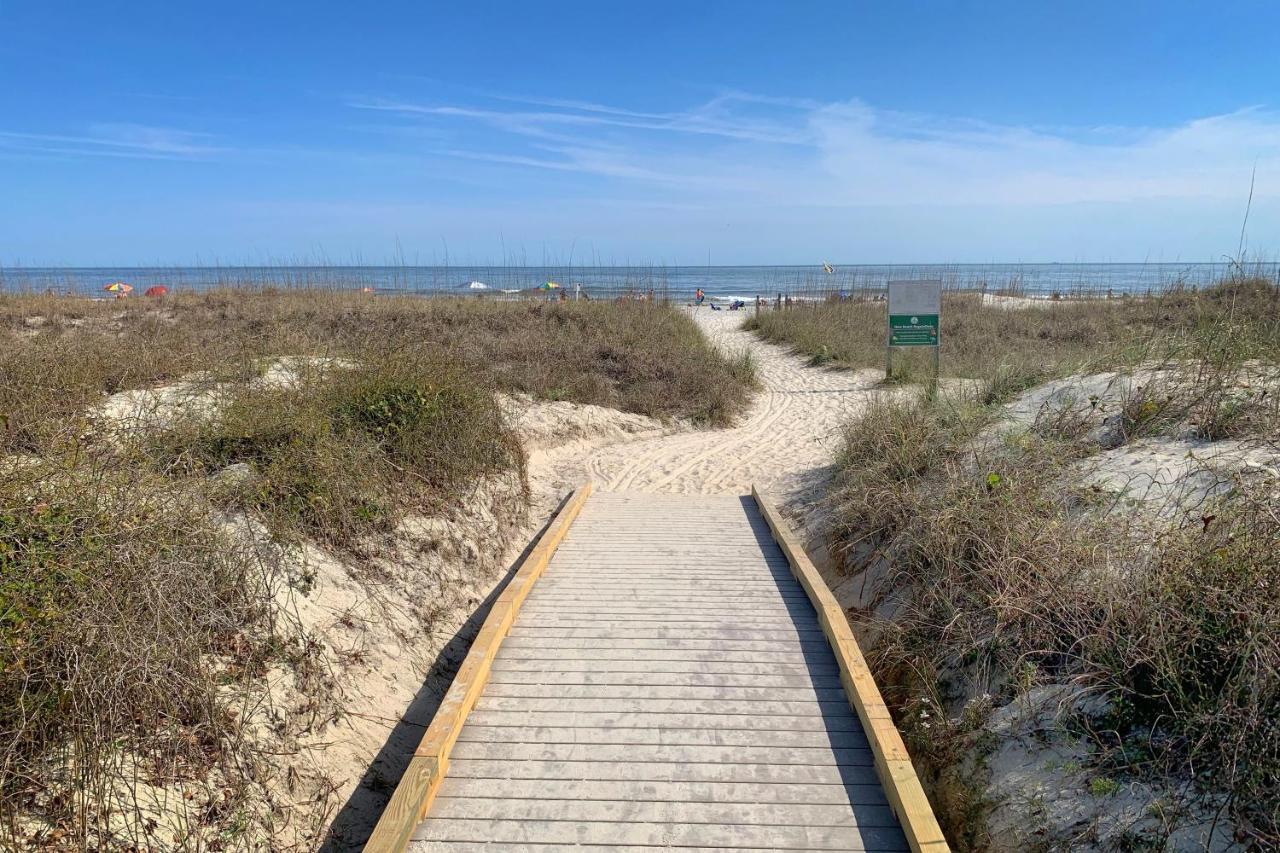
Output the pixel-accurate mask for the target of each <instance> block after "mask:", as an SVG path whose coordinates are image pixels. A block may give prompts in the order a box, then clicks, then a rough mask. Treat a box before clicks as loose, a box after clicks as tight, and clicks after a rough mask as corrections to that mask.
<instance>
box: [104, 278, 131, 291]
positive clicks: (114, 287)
mask: <svg viewBox="0 0 1280 853" xmlns="http://www.w3.org/2000/svg"><path fill="white" fill-rule="evenodd" d="M102 289H103V290H105V291H107V292H108V293H132V292H133V285H132V284H125V283H124V282H123V281H113V282H111V283H110V284H108V285H107V286H106V287H104V288H102Z"/></svg>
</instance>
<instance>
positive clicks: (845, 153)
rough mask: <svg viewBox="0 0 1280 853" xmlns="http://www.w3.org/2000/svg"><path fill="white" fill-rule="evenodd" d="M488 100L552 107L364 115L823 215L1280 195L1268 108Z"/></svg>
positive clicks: (690, 190)
mask: <svg viewBox="0 0 1280 853" xmlns="http://www.w3.org/2000/svg"><path fill="white" fill-rule="evenodd" d="M490 100H503V101H514V102H518V103H522V104H526V105H536V106H541V107H549V108H551V109H544V110H536V111H530V110H506V109H494V108H488V107H477V106H471V105H467V106H458V105H420V104H413V103H409V102H405V101H386V100H383V101H366V102H361V103H358V104H353V105H354V106H359V107H361V108H364V109H376V110H382V111H387V112H391V113H394V114H397V115H400V116H402V117H405V118H407V119H416V120H423V121H428V122H431V121H450V122H457V123H460V124H461V126H462V127H463V130H464V131H465V126H466V125H467V124H468V123H478V124H479V125H482V126H484V127H487V128H489V129H490V130H495V131H498V133H497V135H496V137H489V138H487V139H486V140H485V142H486V145H487V146H491V145H500V146H502V148H503V150H501V151H500V152H499V153H494V152H492V151H488V152H487V153H483V154H481V153H475V154H466V155H464V154H463V149H464V146H456V145H455V146H454V147H453V149H452V153H454V154H456V155H458V156H469V157H473V158H479V159H487V160H491V161H494V162H502V163H504V164H506V165H509V166H510V165H520V164H521V162H522V160H523V161H524V163H523V164H524V165H527V166H530V167H534V168H544V169H545V168H551V169H561V170H568V171H581V172H585V173H590V174H595V175H599V176H603V177H610V178H616V179H620V180H625V181H631V182H636V183H639V184H643V183H646V182H648V183H653V184H656V185H661V187H662V189H663V190H664V191H670V190H671V189H672V188H673V186H681V187H683V188H684V189H683V192H684V193H685V195H686V196H690V197H691V196H695V195H699V196H700V195H704V194H707V193H712V194H715V195H716V196H720V197H733V198H750V199H752V200H754V201H768V202H770V203H773V204H782V205H789V204H794V205H801V204H803V205H814V204H817V205H824V206H833V205H835V206H839V205H903V204H907V205H944V206H946V205H958V204H999V205H1010V204H1018V205H1021V204H1074V203H1081V202H1133V201H1143V200H1146V201H1150V200H1158V199H1219V200H1223V199H1240V198H1243V197H1244V195H1245V194H1246V193H1247V192H1248V188H1249V179H1250V174H1251V172H1252V170H1253V168H1254V165H1255V162H1256V164H1257V174H1258V185H1257V193H1256V195H1257V197H1259V198H1263V197H1268V196H1276V195H1280V114H1277V113H1275V112H1273V111H1269V110H1266V109H1262V108H1249V109H1242V110H1239V111H1237V112H1232V113H1228V114H1224V115H1217V116H1208V117H1202V118H1196V119H1192V120H1189V121H1186V122H1183V123H1181V124H1176V125H1172V126H1168V127H1157V128H1147V127H1127V128H1125V127H1114V126H1112V127H1093V128H1052V129H1046V128H1036V127H1029V126H1018V125H1010V124H996V123H991V122H985V121H981V120H976V119H965V118H954V117H945V116H935V115H925V114H911V113H903V112H896V111H892V110H885V109H879V108H876V107H873V106H871V105H868V104H866V103H864V102H862V101H859V100H850V101H845V102H838V103H818V102H815V101H812V100H808V99H788V98H774V97H767V96H758V95H752V94H750V93H743V92H728V93H725V94H722V95H720V96H718V97H716V98H713V99H712V100H710V101H707V102H705V103H703V104H700V105H697V106H695V107H692V108H689V109H685V110H677V111H670V112H653V111H640V110H629V109H623V108H619V107H614V106H609V105H603V104H597V103H590V102H583V101H575V100H571V99H562V98H525V97H515V96H501V95H498V96H491V97H490ZM547 152H551V153H552V154H554V155H559V159H547V157H546V154H547ZM535 155H536V156H535ZM686 200H688V199H686ZM700 200H706V199H700Z"/></svg>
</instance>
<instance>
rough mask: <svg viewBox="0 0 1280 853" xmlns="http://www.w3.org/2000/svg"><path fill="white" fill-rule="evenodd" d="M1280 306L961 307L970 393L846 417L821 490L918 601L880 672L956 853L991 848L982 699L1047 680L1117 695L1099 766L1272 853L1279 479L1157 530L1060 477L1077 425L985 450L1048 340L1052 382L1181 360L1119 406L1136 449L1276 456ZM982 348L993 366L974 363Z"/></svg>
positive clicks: (1049, 418) (1233, 484)
mask: <svg viewBox="0 0 1280 853" xmlns="http://www.w3.org/2000/svg"><path fill="white" fill-rule="evenodd" d="M1276 299H1277V291H1276V288H1275V287H1274V286H1273V285H1270V284H1267V283H1263V282H1245V283H1239V282H1236V283H1228V284H1227V285H1225V286H1223V287H1221V288H1218V289H1215V290H1213V291H1210V292H1208V293H1201V294H1198V295H1196V296H1191V295H1190V294H1174V295H1172V296H1171V297H1169V298H1168V299H1167V300H1159V301H1153V302H1152V303H1151V304H1145V305H1141V306H1131V307H1126V306H1123V305H1121V306H1118V307H1117V306H1106V309H1107V310H1108V311H1119V312H1121V313H1122V314H1125V312H1130V311H1131V312H1134V313H1128V314H1125V316H1128V317H1131V318H1132V317H1135V316H1146V317H1159V318H1161V320H1160V322H1158V323H1152V324H1151V325H1148V326H1133V327H1130V326H1125V327H1124V328H1123V329H1117V327H1115V326H1114V325H1113V321H1112V318H1109V317H1102V315H1101V314H1100V313H1099V312H1100V311H1102V309H1100V308H1093V307H1090V308H1082V309H1080V310H1079V312H1078V313H1072V309H1070V308H1059V309H1053V310H1051V311H1045V312H1040V311H1035V312H1032V313H1030V314H1028V313H1027V312H996V314H997V315H998V316H996V317H995V318H991V319H990V320H987V319H982V318H978V317H973V316H970V315H968V314H966V313H965V312H964V311H954V312H953V314H952V316H953V318H954V319H953V323H959V325H958V326H955V327H953V328H952V330H951V341H952V342H953V346H954V348H955V352H956V353H957V356H956V358H955V359H954V360H953V361H952V364H953V365H954V364H956V363H957V362H958V363H959V365H967V367H966V368H963V369H967V370H968V371H969V375H972V376H977V377H980V378H981V379H982V383H981V388H980V389H979V391H978V393H976V394H973V395H970V396H969V397H966V398H963V399H957V398H956V397H955V396H951V397H948V396H947V395H946V394H943V395H941V397H940V399H938V400H934V401H924V400H916V399H910V400H907V399H902V398H898V399H896V401H895V400H883V401H881V402H880V403H878V404H877V405H874V406H872V407H871V408H870V409H869V410H868V411H867V412H865V413H864V414H863V415H862V416H860V417H859V418H858V419H857V420H856V421H854V422H853V423H851V424H850V425H849V427H848V429H847V431H846V434H845V440H844V447H843V452H842V456H841V458H840V460H839V471H840V473H839V476H838V482H837V486H836V488H835V489H834V491H833V493H832V495H831V496H830V499H829V500H830V506H831V509H832V510H833V515H834V517H835V518H836V519H837V530H836V534H835V535H836V540H837V550H838V551H840V552H841V553H843V554H844V555H845V558H846V561H847V562H848V563H849V564H850V566H851V567H853V568H861V567H864V566H866V565H870V564H872V563H874V562H875V561H877V560H884V561H887V563H888V564H889V566H890V567H891V568H890V572H891V579H890V582H889V583H890V586H895V587H897V588H898V589H901V590H910V595H909V598H907V599H905V602H906V603H905V604H904V606H902V607H901V608H900V609H898V610H897V611H896V612H894V613H893V614H892V617H891V618H889V619H887V620H886V621H884V622H883V624H880V625H879V627H880V629H881V631H882V634H881V637H882V641H881V644H880V648H879V650H878V654H877V656H876V666H877V670H878V674H879V676H880V677H881V678H882V679H883V682H884V683H885V684H887V685H889V690H888V692H889V695H890V697H891V699H892V701H893V702H894V703H895V705H896V707H897V710H898V712H899V715H898V718H899V721H900V724H901V725H902V727H903V729H904V732H905V733H906V735H907V737H908V739H909V741H910V743H911V746H912V747H913V754H915V755H916V756H917V758H918V759H920V760H922V761H923V762H924V764H925V765H926V775H927V776H928V777H929V778H930V779H931V780H932V783H933V786H934V790H933V794H934V797H935V805H936V806H937V808H938V810H939V813H940V818H941V819H942V820H943V821H944V823H945V824H946V825H947V828H948V831H949V834H950V835H951V837H952V839H953V841H954V842H955V844H956V846H957V847H958V848H959V849H982V848H983V846H984V844H985V843H986V839H985V837H984V829H983V827H984V821H983V819H982V816H983V813H984V808H985V804H984V803H983V800H982V793H981V789H980V786H979V787H975V786H974V780H975V779H978V778H980V774H976V773H974V772H973V771H972V767H971V765H969V764H968V763H967V762H968V761H970V760H972V758H973V756H974V755H975V752H974V749H975V747H976V745H977V744H978V742H979V740H980V739H981V737H982V728H981V724H982V718H983V709H984V708H985V709H986V710H989V709H990V703H986V704H984V703H983V702H981V701H977V700H975V699H974V697H982V696H991V697H993V698H994V701H995V703H996V704H997V705H998V704H1003V703H1004V702H1007V701H1010V700H1011V699H1012V698H1014V697H1016V696H1018V695H1020V694H1021V693H1023V692H1025V691H1026V690H1027V689H1029V688H1030V687H1032V686H1034V685H1038V684H1050V683H1054V684H1060V683H1070V684H1074V685H1076V686H1080V687H1085V688H1087V689H1089V690H1091V691H1093V692H1094V693H1095V694H1096V695H1099V696H1105V697H1106V698H1107V700H1108V701H1107V703H1106V707H1107V711H1106V713H1105V714H1102V715H1100V716H1099V715H1093V716H1085V715H1082V716H1080V717H1079V718H1078V719H1077V720H1076V725H1077V726H1078V728H1079V733H1081V734H1083V735H1084V736H1085V737H1087V738H1088V739H1089V741H1090V742H1091V743H1092V744H1093V745H1094V747H1095V748H1096V749H1097V750H1098V752H1099V753H1100V754H1101V755H1103V756H1104V757H1103V758H1102V759H1101V760H1102V762H1103V764H1104V765H1105V766H1106V769H1107V771H1108V773H1112V774H1121V775H1123V774H1132V775H1133V776H1135V777H1136V778H1148V779H1164V780H1172V781H1173V782H1174V783H1176V784H1182V785H1185V786H1186V787H1187V788H1188V789H1189V790H1191V791H1199V792H1201V793H1202V794H1205V795H1217V794H1225V795H1226V796H1227V808H1228V810H1229V811H1230V813H1231V814H1232V816H1233V817H1234V819H1235V822H1236V825H1237V826H1238V827H1240V828H1242V830H1243V831H1244V832H1246V833H1247V834H1248V835H1249V837H1250V838H1251V840H1252V841H1253V842H1254V843H1256V844H1259V845H1262V846H1266V845H1270V844H1276V843H1280V727H1277V725H1276V721H1277V720H1280V597H1278V596H1277V594H1276V593H1277V589H1280V547H1278V546H1277V543H1280V503H1278V502H1277V501H1278V498H1277V495H1278V494H1280V493H1277V491H1276V488H1277V484H1276V482H1275V480H1274V479H1273V478H1272V479H1267V478H1266V477H1262V478H1261V479H1258V478H1244V477H1236V478H1233V479H1232V480H1231V481H1230V483H1229V486H1230V488H1229V489H1227V490H1226V491H1224V492H1223V493H1221V494H1220V495H1218V496H1217V497H1215V498H1213V499H1212V500H1211V502H1210V503H1208V504H1206V505H1204V506H1203V507H1201V508H1200V509H1199V511H1198V512H1196V513H1194V514H1193V515H1191V516H1190V517H1187V516H1186V515H1185V514H1174V515H1170V516H1167V517H1166V518H1165V519H1164V520H1162V521H1154V520H1153V517H1152V516H1151V515H1150V514H1148V513H1143V512H1129V511H1125V510H1123V508H1121V507H1119V506H1118V505H1117V504H1116V502H1115V500H1114V497H1113V496H1111V495H1109V494H1107V493H1105V492H1100V491H1098V490H1096V489H1092V488H1088V487H1086V486H1084V485H1079V484H1077V483H1076V482H1074V481H1073V479H1072V477H1070V476H1069V472H1070V471H1071V470H1072V466H1074V465H1076V464H1079V463H1080V462H1081V460H1087V459H1088V457H1089V456H1090V455H1091V454H1094V453H1096V452H1097V451H1098V449H1099V448H1098V445H1097V443H1096V441H1095V440H1094V438H1093V437H1091V436H1090V435H1089V434H1088V431H1087V430H1086V429H1084V428H1083V424H1082V423H1081V422H1080V421H1079V420H1077V419H1075V417H1074V416H1068V415H1067V414H1064V413H1062V412H1049V411H1046V412H1043V413H1042V414H1041V416H1040V418H1039V419H1038V420H1037V422H1036V423H1035V424H1034V425H1033V426H1032V428H1031V429H1029V430H1026V431H1022V432H1015V433H1011V434H1009V436H1008V437H1006V438H1005V439H1004V440H992V439H991V438H990V435H991V433H990V429H991V425H992V423H993V421H994V420H995V419H996V417H997V416H998V415H999V413H1000V411H1001V409H1000V406H999V404H1000V403H1002V402H1004V401H1005V400H1007V399H1008V398H1010V397H1011V396H1013V395H1014V394H1016V393H1017V392H1018V391H1020V390H1022V389H1023V388H1025V387H1026V386H1027V384H1029V382H1031V381H1033V380H1031V379H1029V378H1028V372H1027V371H1018V370H1016V369H1012V368H1010V366H1009V364H1010V361H1012V360H1016V359H1021V358H1024V357H1028V358H1029V356H1030V354H1031V352H1032V351H1034V350H1035V349H1036V347H1035V345H1034V344H1033V343H1031V342H1032V341H1038V340H1047V341H1049V342H1050V344H1048V346H1047V348H1046V349H1045V350H1043V352H1045V353H1046V356H1045V359H1044V360H1043V361H1038V362H1032V363H1031V366H1032V368H1033V369H1032V370H1031V371H1030V375H1033V376H1049V375H1062V374H1065V373H1068V372H1072V371H1074V370H1076V369H1078V365H1079V364H1080V363H1087V364H1089V365H1090V366H1091V367H1092V368H1093V369H1099V368H1113V367H1115V366H1117V365H1122V364H1125V363H1130V364H1132V363H1135V362H1141V363H1143V364H1145V365H1151V364H1153V363H1155V364H1160V365H1163V366H1165V367H1174V368H1176V369H1174V370H1168V371H1164V372H1158V373H1157V374H1155V375H1157V376H1160V377H1163V378H1162V379H1156V380H1152V381H1150V382H1148V383H1146V384H1140V385H1137V386H1135V388H1134V389H1133V391H1132V392H1131V393H1130V394H1129V395H1128V396H1127V398H1126V399H1125V400H1123V401H1122V405H1121V406H1120V408H1119V411H1118V412H1117V418H1118V421H1117V427H1118V429H1119V431H1120V435H1121V439H1120V440H1122V441H1132V440H1135V439H1137V438H1140V437H1143V436H1151V435H1174V434H1176V435H1198V436H1199V437H1200V438H1202V439H1204V440H1209V441H1215V440H1218V439H1221V438H1223V437H1228V436H1230V437H1238V438H1247V439H1249V440H1250V441H1252V442H1254V443H1256V444H1261V445H1269V446H1271V447H1272V448H1280V408H1278V407H1277V404H1276V401H1275V399H1274V397H1275V393H1274V390H1275V389H1274V382H1272V383H1270V385H1269V386H1268V385H1264V386H1262V387H1259V386H1258V385H1256V384H1255V385H1254V386H1253V387H1252V388H1248V387H1246V385H1245V383H1243V382H1242V377H1243V376H1245V375H1246V374H1249V373H1250V372H1251V371H1256V370H1257V369H1258V362H1259V361H1261V363H1262V364H1264V365H1271V366H1273V367H1274V366H1276V365H1280V312H1277V310H1276V305H1277V302H1276ZM864 310H866V309H864V308H862V307H845V306H839V307H837V308H836V309H828V308H822V309H814V310H813V315H814V316H813V317H804V316H803V315H804V314H805V313H806V311H805V310H803V309H802V310H798V311H793V312H791V313H792V315H799V316H801V317H802V319H801V320H799V321H792V320H788V319H787V318H786V316H785V312H784V314H783V315H780V316H781V319H780V320H778V321H777V322H778V323H779V324H780V325H779V326H775V330H776V329H777V328H782V327H787V328H794V326H790V327H788V326H787V324H789V323H795V324H808V323H810V322H811V321H812V322H814V323H816V322H819V321H818V320H816V319H815V318H824V319H822V320H821V321H820V322H824V323H825V322H827V319H825V318H827V317H828V314H829V313H830V312H833V311H836V312H854V313H858V314H860V313H861V312H863V311H864ZM881 310H882V309H881ZM1060 311H1067V312H1068V313H1066V314H1059V312H1060ZM768 316H769V315H765V317H764V318H763V320H765V321H767V319H768ZM1090 317H1092V318H1097V319H1099V321H1100V323H1101V325H1100V326H1099V327H1098V329H1097V331H1096V333H1091V336H1092V339H1093V340H1094V341H1096V342H1097V343H1095V345H1094V347H1092V348H1091V349H1092V351H1089V350H1086V349H1083V348H1081V347H1077V346H1076V345H1075V343H1071V342H1070V340H1071V339H1073V338H1074V337H1075V336H1076V335H1077V334H1078V332H1077V331H1072V330H1075V329H1078V328H1079V325H1078V324H1080V323H1082V322H1084V320H1085V319H1086V318H1090ZM970 322H971V325H966V323H970ZM1018 323H1021V324H1023V327H1022V330H1021V332H1019V333H1018V334H1017V335H1013V336H1011V337H1010V336H1006V337H1004V338H998V337H988V336H989V335H990V334H991V333H992V326H991V325H990V324H995V325H996V326H998V327H1000V328H1004V329H1006V330H1007V329H1008V328H1009V327H1010V326H1011V325H1016V324H1018ZM1055 324H1061V325H1060V326H1059V327H1056V328H1055ZM809 328H817V326H810V327H809ZM945 334H946V333H945V331H944V339H945ZM1134 334H1136V335H1137V337H1133V335H1134ZM1064 335H1065V337H1064ZM975 338H977V339H975ZM1006 340H1007V341H1012V342H1013V343H1011V344H1010V348H1011V349H1012V348H1015V346H1016V345H1017V342H1018V341H1021V342H1023V343H1022V344H1021V346H1022V351H1021V352H1013V353H1012V354H1011V355H1010V358H1009V359H1006V358H1005V357H1004V356H1005V355H1006V353H1005V347H1004V342H1005V341H1006ZM984 342H985V346H986V347H987V352H988V356H987V361H986V364H985V365H983V364H982V363H980V362H978V361H966V360H965V359H968V358H976V357H977V353H979V352H980V351H981V347H980V346H979V344H980V343H984ZM857 352H858V351H857V350H850V351H849V353H851V355H850V356H849V358H851V359H856V358H859V357H861V356H858V355H857V354H856V353H857ZM1048 353H1056V354H1058V356H1059V357H1061V358H1062V359H1065V361H1054V360H1053V359H1052V358H1050V357H1048V355H1047V354H1048ZM1108 358H1109V359H1110V361H1108ZM958 369H962V368H958ZM1273 375H1274V374H1273ZM1085 409H1086V411H1088V406H1086V407H1085ZM975 709H977V710H975ZM922 720H927V721H929V722H928V724H927V725H922V724H921V721H922Z"/></svg>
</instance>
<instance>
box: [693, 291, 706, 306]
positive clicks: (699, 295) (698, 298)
mask: <svg viewBox="0 0 1280 853" xmlns="http://www.w3.org/2000/svg"><path fill="white" fill-rule="evenodd" d="M706 298H707V294H705V293H703V292H702V288H701V287H699V288H698V289H697V290H695V291H694V292H693V301H694V302H696V303H697V304H699V305H701V304H702V300H704V299H706Z"/></svg>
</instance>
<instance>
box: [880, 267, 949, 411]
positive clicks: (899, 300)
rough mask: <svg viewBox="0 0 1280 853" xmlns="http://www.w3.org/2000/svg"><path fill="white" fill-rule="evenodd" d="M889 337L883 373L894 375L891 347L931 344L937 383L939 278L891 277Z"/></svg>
mask: <svg viewBox="0 0 1280 853" xmlns="http://www.w3.org/2000/svg"><path fill="white" fill-rule="evenodd" d="M888 290H889V299H888V309H889V310H888V315H889V328H888V341H887V345H886V347H885V355H884V376H885V379H888V378H889V377H890V376H892V375H893V348H894V347H933V382H932V383H931V384H930V391H931V392H932V390H933V389H934V388H936V387H937V384H938V367H939V364H938V354H939V350H940V347H939V344H940V343H941V337H940V336H939V331H940V330H941V319H942V282H941V281H891V282H889V286H888Z"/></svg>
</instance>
